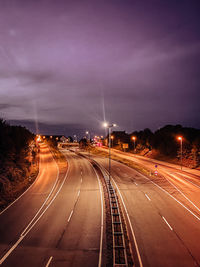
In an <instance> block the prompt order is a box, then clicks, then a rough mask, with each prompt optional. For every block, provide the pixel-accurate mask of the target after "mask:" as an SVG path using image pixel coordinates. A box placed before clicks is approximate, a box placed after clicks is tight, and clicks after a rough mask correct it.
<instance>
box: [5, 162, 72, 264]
mask: <svg viewBox="0 0 200 267" xmlns="http://www.w3.org/2000/svg"><path fill="white" fill-rule="evenodd" d="M66 160H67V159H66ZM55 162H56V161H55ZM67 162H68V160H67ZM56 164H57V163H56ZM68 172H69V163H68V169H67V172H66V175H65V177H64V180H63V182H62V184H61V186H60V188H59V190H58V191H57V193H56V194H55V196H54V198H53V199H52V200H51V202H50V203H49V205H48V206H47V207H46V208H45V209H44V211H43V212H42V213H41V214H40V216H39V217H38V219H37V220H36V221H35V222H34V223H33V224H32V225H31V226H30V228H29V229H27V227H26V229H27V231H26V232H23V233H22V234H21V236H20V238H19V240H18V241H17V242H16V243H15V244H14V245H13V246H12V247H11V248H10V249H9V250H8V252H7V253H6V254H5V255H4V256H3V257H2V258H1V259H0V264H2V263H3V262H4V261H5V260H6V258H7V257H8V256H9V255H10V254H11V252H12V251H13V250H14V249H15V248H16V247H17V246H18V245H19V243H20V242H21V241H22V240H23V239H24V237H25V236H26V235H27V234H28V233H29V232H30V231H31V229H32V228H33V227H34V226H35V224H36V223H37V222H38V221H39V220H40V218H41V217H42V216H43V214H44V213H45V212H46V210H47V209H48V208H49V207H50V205H51V204H52V202H53V201H54V199H55V198H56V197H57V195H58V194H59V192H60V190H61V189H62V187H63V184H64V183H65V180H66V178H67V175H68ZM43 205H44V204H43ZM29 225H30V224H29Z"/></svg>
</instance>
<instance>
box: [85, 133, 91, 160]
mask: <svg viewBox="0 0 200 267" xmlns="http://www.w3.org/2000/svg"><path fill="white" fill-rule="evenodd" d="M85 134H87V135H88V138H89V158H90V133H89V131H86V132H85Z"/></svg>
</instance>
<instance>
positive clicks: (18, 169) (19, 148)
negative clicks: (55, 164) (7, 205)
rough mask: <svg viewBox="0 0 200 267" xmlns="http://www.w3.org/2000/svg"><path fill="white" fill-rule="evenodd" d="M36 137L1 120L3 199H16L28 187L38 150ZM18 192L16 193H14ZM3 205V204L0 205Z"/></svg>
mask: <svg viewBox="0 0 200 267" xmlns="http://www.w3.org/2000/svg"><path fill="white" fill-rule="evenodd" d="M33 141H34V135H33V134H32V133H31V132H30V131H28V130H27V129H26V128H24V127H21V126H11V125H9V124H8V123H6V121H4V120H3V119H0V194H1V199H0V200H1V202H2V201H5V199H3V198H2V197H3V196H4V198H6V197H8V198H9V197H10V198H13V197H15V196H14V195H13V194H15V193H16V192H17V191H18V189H19V190H20V189H22V187H23V186H26V184H27V183H26V182H25V181H26V179H27V177H28V176H29V175H30V174H31V168H32V162H34V160H35V156H36V148H35V145H34V142H33ZM14 191H16V192H14ZM0 204H2V203H0Z"/></svg>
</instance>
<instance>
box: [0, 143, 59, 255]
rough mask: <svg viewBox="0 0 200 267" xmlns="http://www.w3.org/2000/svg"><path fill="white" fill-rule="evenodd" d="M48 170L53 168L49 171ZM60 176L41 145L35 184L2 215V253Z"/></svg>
mask: <svg viewBox="0 0 200 267" xmlns="http://www.w3.org/2000/svg"><path fill="white" fill-rule="evenodd" d="M47 170H51V171H50V172H47ZM57 176H58V168H57V165H56V163H55V161H54V159H53V157H52V155H51V153H50V151H49V149H48V148H47V147H46V146H45V145H42V146H41V153H40V172H39V174H38V177H37V179H36V181H35V183H34V184H33V186H32V187H31V188H30V189H29V190H28V191H27V192H26V193H25V194H24V195H23V196H22V197H21V198H19V199H18V200H17V201H16V202H14V204H13V205H11V206H10V207H9V208H8V209H6V210H5V211H4V212H3V213H1V215H0V255H2V254H3V253H4V252H5V251H6V250H8V249H9V247H11V245H12V244H13V243H15V241H16V240H18V238H19V236H20V234H21V232H22V231H23V229H24V227H25V226H26V225H27V224H28V223H29V222H30V221H31V219H32V218H33V217H34V216H35V214H36V213H37V211H38V210H39V209H40V207H41V205H42V204H43V203H44V201H45V199H46V198H47V196H48V194H49V193H50V191H51V189H52V187H53V185H54V183H55V181H56V179H57Z"/></svg>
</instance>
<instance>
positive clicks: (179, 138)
mask: <svg viewBox="0 0 200 267" xmlns="http://www.w3.org/2000/svg"><path fill="white" fill-rule="evenodd" d="M178 140H179V141H180V146H181V170H182V165H183V163H182V160H183V137H182V136H179V137H178Z"/></svg>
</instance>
